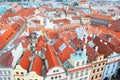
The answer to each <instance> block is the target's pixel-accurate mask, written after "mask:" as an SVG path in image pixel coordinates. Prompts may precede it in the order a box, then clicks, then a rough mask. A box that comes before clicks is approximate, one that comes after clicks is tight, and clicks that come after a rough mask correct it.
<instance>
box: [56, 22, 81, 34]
mask: <svg viewBox="0 0 120 80" xmlns="http://www.w3.org/2000/svg"><path fill="white" fill-rule="evenodd" d="M80 25H81V24H80V23H75V24H65V25H63V26H61V27H60V28H59V29H58V32H63V31H69V30H73V29H75V28H77V27H80Z"/></svg>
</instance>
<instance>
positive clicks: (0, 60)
mask: <svg viewBox="0 0 120 80" xmlns="http://www.w3.org/2000/svg"><path fill="white" fill-rule="evenodd" d="M12 61H13V56H12V53H11V51H8V52H6V53H3V54H2V55H1V56H0V66H8V67H11V66H12Z"/></svg>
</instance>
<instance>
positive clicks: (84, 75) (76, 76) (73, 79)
mask: <svg viewBox="0 0 120 80" xmlns="http://www.w3.org/2000/svg"><path fill="white" fill-rule="evenodd" d="M73 70H74V69H73ZM90 72H91V68H85V69H82V70H76V71H74V72H68V77H67V80H89V76H90Z"/></svg>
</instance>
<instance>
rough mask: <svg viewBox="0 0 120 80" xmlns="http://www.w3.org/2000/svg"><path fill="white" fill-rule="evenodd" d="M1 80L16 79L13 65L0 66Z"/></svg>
mask: <svg viewBox="0 0 120 80" xmlns="http://www.w3.org/2000/svg"><path fill="white" fill-rule="evenodd" d="M0 80H14V79H13V71H12V67H0Z"/></svg>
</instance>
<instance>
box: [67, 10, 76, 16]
mask: <svg viewBox="0 0 120 80" xmlns="http://www.w3.org/2000/svg"><path fill="white" fill-rule="evenodd" d="M66 13H67V14H74V15H75V14H76V11H70V10H69V11H66Z"/></svg>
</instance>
